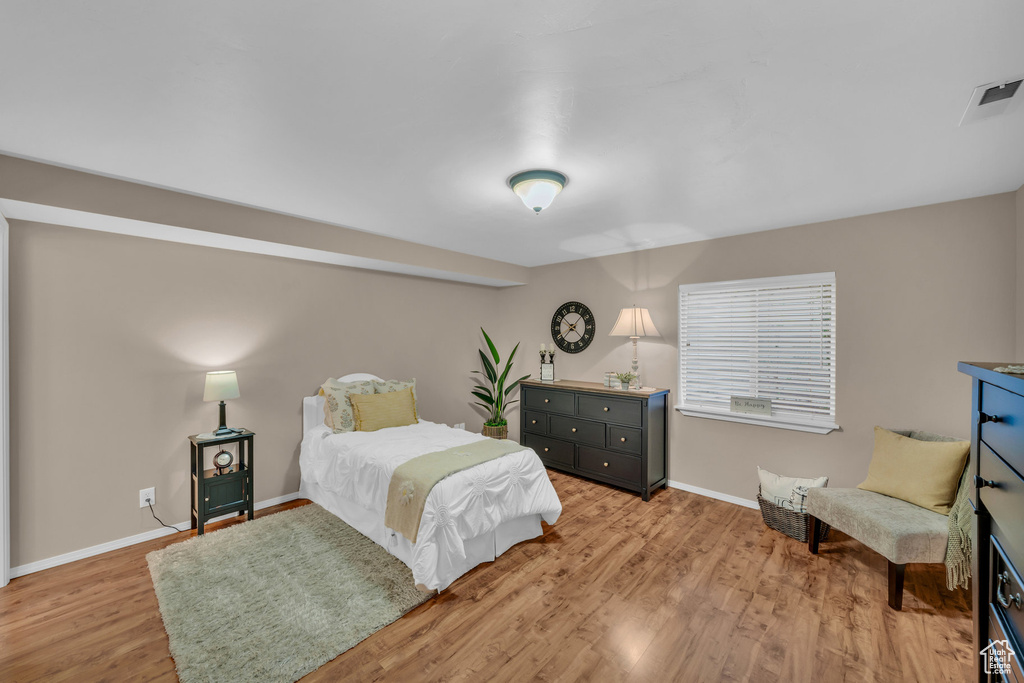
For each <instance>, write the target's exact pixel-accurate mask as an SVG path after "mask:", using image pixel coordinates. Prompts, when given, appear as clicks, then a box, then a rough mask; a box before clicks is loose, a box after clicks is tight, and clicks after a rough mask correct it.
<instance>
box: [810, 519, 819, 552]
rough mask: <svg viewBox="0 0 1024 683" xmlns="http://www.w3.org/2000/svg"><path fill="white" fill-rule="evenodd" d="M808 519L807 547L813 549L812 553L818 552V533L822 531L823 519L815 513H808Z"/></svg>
mask: <svg viewBox="0 0 1024 683" xmlns="http://www.w3.org/2000/svg"><path fill="white" fill-rule="evenodd" d="M807 521H808V527H809V528H808V530H807V531H808V533H807V549H808V550H810V551H811V554H812V555H817V554H818V533H819V532H820V531H821V520H820V519H818V518H817V517H815V516H813V515H807Z"/></svg>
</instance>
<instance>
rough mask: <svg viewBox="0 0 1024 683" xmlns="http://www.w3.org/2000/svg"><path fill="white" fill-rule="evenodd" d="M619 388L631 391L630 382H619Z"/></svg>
mask: <svg viewBox="0 0 1024 683" xmlns="http://www.w3.org/2000/svg"><path fill="white" fill-rule="evenodd" d="M619 388H620V389H622V390H623V391H629V382H619Z"/></svg>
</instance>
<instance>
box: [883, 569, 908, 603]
mask: <svg viewBox="0 0 1024 683" xmlns="http://www.w3.org/2000/svg"><path fill="white" fill-rule="evenodd" d="M886 561H887V562H888V560H886ZM906 571H907V565H905V564H895V563H893V562H889V607H892V608H893V609H894V610H896V611H900V610H902V609H903V576H904V574H905V573H906Z"/></svg>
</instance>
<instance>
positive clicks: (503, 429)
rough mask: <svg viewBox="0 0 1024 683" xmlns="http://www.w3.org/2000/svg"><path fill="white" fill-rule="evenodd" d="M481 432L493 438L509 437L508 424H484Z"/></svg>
mask: <svg viewBox="0 0 1024 683" xmlns="http://www.w3.org/2000/svg"><path fill="white" fill-rule="evenodd" d="M481 434H483V435H484V436H489V437H491V438H492V439H507V438H508V425H501V426H500V427H491V426H489V425H484V428H483V430H482V431H481Z"/></svg>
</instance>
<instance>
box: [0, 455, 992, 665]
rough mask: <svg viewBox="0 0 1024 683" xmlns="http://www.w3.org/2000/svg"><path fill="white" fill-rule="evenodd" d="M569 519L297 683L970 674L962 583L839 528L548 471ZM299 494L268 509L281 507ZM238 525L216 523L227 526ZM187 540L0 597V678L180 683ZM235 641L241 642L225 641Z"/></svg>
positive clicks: (118, 555) (14, 586) (62, 571)
mask: <svg viewBox="0 0 1024 683" xmlns="http://www.w3.org/2000/svg"><path fill="white" fill-rule="evenodd" d="M551 479H552V481H553V482H554V484H555V488H556V489H557V490H558V494H559V496H560V497H561V500H562V504H563V507H564V512H563V515H562V517H561V519H560V520H559V521H558V523H557V524H556V525H554V526H553V527H547V526H546V525H545V534H544V536H543V538H541V539H537V540H535V541H531V542H527V543H522V544H520V545H518V546H516V547H514V548H512V549H511V550H509V551H508V552H507V553H505V555H503V556H502V557H500V558H498V559H497V561H495V562H494V563H491V564H485V565H482V566H480V567H478V568H477V569H475V570H473V571H472V572H470V573H469V574H467V575H466V576H464V577H462V578H461V579H459V580H458V581H457V582H456V583H455V584H454V585H453V586H452V587H451V588H449V589H448V590H447V591H445V592H444V593H443V594H442V595H440V596H438V597H436V598H434V599H432V600H430V601H428V602H426V603H424V604H423V605H421V606H420V607H418V608H416V609H415V610H413V611H412V612H410V613H409V614H408V615H406V616H405V617H403V618H402V619H399V620H398V621H397V622H395V623H393V624H391V625H390V626H388V627H386V628H384V629H383V630H381V631H379V632H377V633H376V634H374V635H372V636H370V637H369V638H367V639H366V640H365V641H363V642H362V643H360V644H359V645H357V646H356V647H355V648H353V649H351V650H349V651H348V652H346V653H344V654H342V655H340V656H339V657H337V658H336V659H334V660H333V661H331V662H329V663H328V664H327V665H326V666H324V667H323V668H321V669H320V670H318V671H315V672H313V673H312V674H310V675H309V676H307V677H306V678H304V679H303V681H336V680H341V679H346V680H358V681H370V680H389V681H421V680H431V681H505V680H508V681H523V680H545V681H555V680H594V681H616V680H636V681H669V680H677V681H748V680H749V681H786V682H788V681H929V682H930V681H965V680H967V679H968V677H969V673H970V663H971V661H972V655H971V645H970V628H971V621H970V611H969V609H970V608H969V602H968V595H967V594H966V593H963V592H957V593H950V592H949V591H947V590H946V588H945V581H944V570H943V567H942V566H941V565H934V566H933V565H911V566H910V567H908V570H907V579H906V588H907V592H906V595H905V597H904V601H903V612H899V613H898V612H893V611H892V610H890V609H889V608H888V606H887V605H886V565H885V561H884V560H883V559H882V558H881V557H880V556H878V555H876V554H874V553H872V552H871V551H869V550H867V549H865V548H864V547H863V546H861V545H860V544H858V543H857V542H856V541H852V540H850V539H849V538H847V537H844V536H842V535H841V534H837V535H835V536H834V537H833V538H832V539H830V541H829V542H826V543H824V544H823V546H822V552H821V554H820V555H819V556H817V557H814V556H812V555H810V554H809V553H808V552H807V548H806V546H805V545H804V544H801V543H798V542H796V541H793V540H791V539H788V538H786V537H784V536H782V535H781V534H779V533H777V532H774V531H771V530H768V529H766V528H765V527H764V525H763V524H762V522H761V518H760V513H759V512H758V511H756V510H749V509H746V508H741V507H738V506H735V505H730V504H728V503H723V502H719V501H715V500H711V499H708V498H703V497H700V496H697V495H694V494H690V493H686V492H683V491H677V490H671V489H670V490H663V491H658V492H656V494H655V495H654V496H653V497H652V499H651V501H650V502H649V503H644V502H643V501H641V500H640V498H639V497H638V496H636V495H634V494H631V493H627V492H625V491H620V490H618V489H614V488H611V487H606V486H602V485H600V484H595V483H593V482H589V481H585V480H582V479H577V478H574V477H571V476H568V475H563V474H559V473H557V472H551ZM300 504H302V503H300V502H296V503H290V504H287V505H284V506H279V507H278V508H272V509H269V510H266V511H263V514H270V513H272V512H277V511H280V510H281V509H286V508H288V507H294V506H296V505H300ZM233 523H235V522H234V521H231V522H225V523H222V524H221V525H220V526H223V525H225V524H233ZM190 535H191V532H182V533H180V534H176V535H173V536H168V537H165V538H163V539H159V540H156V541H151V542H149V543H145V544H140V545H136V546H132V547H131V548H125V549H123V550H118V551H115V552H112V553H108V554H105V555H102V556H99V557H95V558H90V559H86V560H82V561H79V562H75V563H73V564H69V565H64V566H62V567H57V568H54V569H49V570H46V571H43V572H39V573H37V574H32V575H29V576H25V577H21V578H18V579H15V580H14V581H12V582H11V584H10V585H9V586H8V587H7V588H5V589H0V681H6V682H11V681H102V680H109V681H148V680H166V681H174V680H176V676H175V673H174V663H173V661H172V660H171V657H170V652H169V650H168V644H167V636H166V634H165V633H164V630H163V624H162V622H161V620H160V614H159V611H158V608H157V601H156V595H155V594H154V592H153V586H152V583H151V581H150V578H149V571H148V569H147V567H146V560H145V555H146V553H148V552H150V551H151V550H154V549H156V548H160V547H163V546H165V545H168V544H170V543H174V542H176V541H180V540H182V539H184V538H187V537H188V536H190ZM209 637H212V638H230V637H231V635H230V634H217V635H211V636H209Z"/></svg>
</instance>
